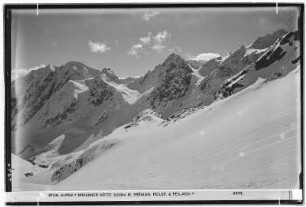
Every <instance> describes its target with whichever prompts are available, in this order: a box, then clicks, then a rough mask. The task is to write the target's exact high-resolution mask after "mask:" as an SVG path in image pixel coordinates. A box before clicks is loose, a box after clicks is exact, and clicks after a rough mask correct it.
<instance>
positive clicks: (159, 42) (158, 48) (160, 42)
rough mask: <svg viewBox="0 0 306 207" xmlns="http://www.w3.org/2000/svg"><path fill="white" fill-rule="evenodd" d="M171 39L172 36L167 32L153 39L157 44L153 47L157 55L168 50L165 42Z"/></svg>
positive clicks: (160, 33)
mask: <svg viewBox="0 0 306 207" xmlns="http://www.w3.org/2000/svg"><path fill="white" fill-rule="evenodd" d="M170 37H171V34H170V33H169V32H167V30H165V31H163V32H159V33H157V35H156V36H154V37H153V38H154V40H155V42H154V45H153V46H152V49H153V50H154V51H155V52H157V53H161V52H163V50H164V49H165V48H166V46H165V45H164V42H165V41H166V40H167V39H169V38H170Z"/></svg>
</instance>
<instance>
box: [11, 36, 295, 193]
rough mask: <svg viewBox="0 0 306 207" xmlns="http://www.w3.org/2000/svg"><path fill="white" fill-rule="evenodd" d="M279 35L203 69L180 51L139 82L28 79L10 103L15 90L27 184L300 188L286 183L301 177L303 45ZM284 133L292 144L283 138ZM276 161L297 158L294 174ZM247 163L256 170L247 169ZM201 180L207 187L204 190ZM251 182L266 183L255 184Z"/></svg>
mask: <svg viewBox="0 0 306 207" xmlns="http://www.w3.org/2000/svg"><path fill="white" fill-rule="evenodd" d="M282 33H283V32H282V31H280V32H278V33H273V35H272V36H271V35H268V36H265V37H262V38H259V39H257V40H256V41H255V42H256V44H252V45H251V46H248V47H244V46H243V45H242V46H241V47H239V48H238V49H237V50H236V51H234V52H232V53H229V54H228V55H227V56H225V57H219V58H214V59H211V60H209V61H208V62H206V63H204V64H203V65H202V66H201V67H199V68H198V67H196V68H198V69H196V68H195V67H192V63H191V62H190V61H188V60H187V61H186V60H184V59H183V58H182V57H180V56H179V55H177V54H174V53H173V54H171V55H169V56H168V57H167V58H166V60H165V61H164V62H163V63H162V64H159V65H157V66H156V67H155V68H154V70H152V71H149V72H147V73H146V74H145V75H144V76H141V77H135V78H124V79H122V78H118V77H117V76H116V74H115V73H114V72H113V71H112V70H111V69H109V68H104V69H103V70H96V69H92V68H90V67H87V66H85V65H84V64H82V63H79V62H75V61H71V62H68V63H66V64H65V65H63V66H60V67H55V66H53V65H48V66H46V67H44V68H40V69H37V70H32V71H31V72H30V73H29V74H28V75H26V76H25V77H24V78H23V79H22V78H20V79H19V80H20V84H13V85H14V87H13V88H12V91H13V93H14V90H15V89H16V88H17V89H16V91H17V94H14V96H13V97H12V108H13V109H14V110H13V113H12V120H13V122H14V123H12V127H13V130H12V139H13V140H12V142H13V143H15V146H13V149H14V150H13V152H14V153H16V154H17V155H18V156H21V157H23V158H24V159H27V160H28V161H30V162H31V163H32V165H33V166H28V167H27V168H24V167H22V168H20V169H21V170H19V172H20V173H19V174H20V177H21V178H22V180H21V181H20V182H21V183H22V186H24V187H25V188H26V189H30V188H31V186H32V185H35V184H43V185H45V187H47V188H50V187H51V186H49V185H54V186H52V188H53V187H54V188H55V189H64V188H65V187H66V186H65V185H66V183H67V188H70V187H71V188H72V189H73V188H76V189H78V188H79V187H80V186H81V184H82V183H83V182H85V183H86V184H87V186H85V187H86V188H88V189H91V188H93V189H98V186H96V184H97V183H94V182H93V181H91V180H90V179H89V180H88V178H87V177H86V175H90V177H92V178H95V179H98V180H102V181H101V184H103V186H105V188H104V187H103V188H104V189H107V188H118V189H125V188H129V189H130V188H138V187H139V188H156V187H158V186H165V187H166V188H183V187H184V188H185V187H186V188H194V187H196V188H202V187H203V186H204V188H206V187H207V188H219V187H220V188H235V187H242V188H244V187H250V188H252V187H255V188H256V187H260V186H259V185H260V183H262V185H263V186H264V187H265V188H269V184H268V183H269V182H272V183H271V186H272V187H273V188H276V187H279V186H281V187H282V186H287V184H288V185H289V184H290V186H294V184H293V183H294V182H296V180H294V181H293V180H286V179H287V178H285V177H284V176H285V175H289V176H288V177H290V178H295V174H297V173H298V169H297V164H296V163H293V161H294V160H297V158H296V157H294V155H293V154H290V152H292V153H293V152H295V153H297V152H298V149H297V148H296V146H297V145H295V144H296V142H297V141H298V139H299V137H298V136H297V135H298V132H297V130H295V129H293V127H294V126H299V123H298V120H297V118H296V117H297V115H298V111H297V108H296V105H297V104H298V103H299V101H298V100H297V98H298V94H296V93H294V92H296V91H298V87H297V85H294V83H295V82H294V81H296V82H298V79H297V76H298V75H299V74H298V72H299V70H300V67H299V64H300V56H299V52H298V51H299V44H300V43H299V39H298V32H294V33H293V32H291V33H286V35H284V36H283V37H280V38H279V35H281V34H282ZM274 39H277V40H276V41H275V42H274V43H273V42H272V41H273V40H274ZM254 45H255V46H254ZM292 71H294V72H292ZM15 83H16V82H15ZM276 88H278V90H279V91H280V92H277V91H276ZM259 97H262V100H258V99H259ZM284 97H285V98H284ZM220 99H224V100H220ZM284 99H286V100H284ZM287 99H288V100H287ZM210 104H212V105H210ZM287 112H288V116H285V117H283V116H282V115H283V114H287ZM16 120H17V121H19V122H17V121H16ZM245 120H247V122H246V121H245ZM283 123H284V124H283ZM15 129H16V130H15ZM287 132H288V134H289V135H288V136H289V137H291V135H292V137H294V138H295V140H293V138H292V139H289V140H287V139H285V138H286V137H287ZM279 133H283V135H281V134H279ZM15 135H16V136H15ZM278 135H279V137H280V139H281V140H278V139H277V136H278ZM285 141H286V142H288V143H286V144H288V145H287V146H285ZM274 145H276V146H278V147H277V150H276V149H274V148H273V146H274ZM271 147H272V149H271ZM286 147H290V149H289V148H288V150H289V151H288V150H287V148H286ZM265 149H267V150H269V151H268V152H266V151H265ZM278 149H282V151H278ZM254 150H255V151H254ZM273 150H275V151H273ZM290 150H291V151H290ZM250 152H252V153H250ZM257 152H259V153H258V154H257ZM279 153H280V155H281V156H283V157H284V159H285V158H286V159H287V158H288V159H291V160H290V161H291V163H289V164H286V165H287V166H290V170H291V171H290V170H289V169H287V170H286V169H285V167H279V166H275V165H274V164H275V162H284V163H288V161H287V160H282V159H280V160H279V159H278V158H277V157H276V154H277V155H278V154H279ZM248 154H252V157H250V156H249V157H248V156H247V155H248ZM234 155H238V158H239V159H238V158H237V157H235V156H234ZM261 156H265V157H267V158H268V159H267V160H265V161H266V162H265V161H263V160H264V158H263V157H261ZM236 158H237V159H236ZM126 159H127V160H126ZM244 159H246V160H245V161H243V162H241V164H239V163H240V160H244ZM21 161H23V160H22V159H20V160H19V161H18V160H17V161H16V159H15V161H14V162H16V163H22V162H21ZM251 162H254V163H255V164H254V169H253V170H249V168H248V167H247V163H251ZM267 162H269V163H267ZM139 163H140V164H139ZM17 165H18V164H17ZM21 166H26V165H24V164H21ZM100 166H103V169H102V168H100ZM131 166H133V167H132V169H131ZM270 166H272V167H275V169H279V172H280V173H277V172H276V171H275V170H273V169H270ZM104 167H105V168H104ZM94 168H96V169H94ZM236 168H237V169H236ZM255 168H256V169H255ZM267 168H269V169H267ZM105 169H107V170H105ZM159 169H160V170H159ZM250 169H252V168H250ZM89 171H92V172H89ZM249 171H252V172H249ZM253 171H254V173H253ZM263 171H264V172H263ZM289 171H290V172H289ZM95 172H99V175H97V174H95ZM26 173H30V174H27V175H28V176H26V177H25V175H24V174H26ZM31 173H33V174H31ZM235 173H238V176H237V180H235V179H236V178H235V179H234V178H233V177H235V175H234V174H235ZM241 173H242V174H241ZM243 173H245V174H243ZM265 173H266V174H268V177H267V176H263V175H265ZM269 173H270V174H269ZM282 173H283V174H282ZM77 175H80V176H81V178H82V179H81V180H77V178H76V176H77ZM91 175H92V176H91ZM112 176H114V178H112ZM201 176H204V177H205V179H202V181H201V182H199V183H196V182H197V181H196V180H199V179H201ZM252 176H254V177H255V178H256V179H257V181H258V182H257V181H255V183H256V184H258V185H254V184H252V183H250V180H251V177H252ZM273 176H274V177H275V179H274V178H273ZM192 177H194V178H192ZM260 177H265V178H266V179H267V180H260V179H261V178H260ZM256 179H255V180H256ZM180 180H182V182H179V181H180ZM220 180H222V181H224V185H221V182H220ZM78 182H79V184H80V185H78ZM155 182H156V184H155ZM27 183H29V184H27ZM57 183H58V184H57ZM215 183H217V184H220V186H218V185H214V184H215ZM37 187H38V188H39V189H40V188H41V187H44V186H41V185H39V186H37ZM82 187H83V186H82ZM17 188H18V189H21V188H22V187H21V186H19V187H17ZM286 188H287V187H286ZM34 189H35V187H34ZM99 189H100V188H99Z"/></svg>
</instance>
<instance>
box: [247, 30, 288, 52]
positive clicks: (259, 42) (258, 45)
mask: <svg viewBox="0 0 306 207" xmlns="http://www.w3.org/2000/svg"><path fill="white" fill-rule="evenodd" d="M286 33H287V31H286V30H284V29H279V30H277V31H275V32H273V33H271V34H266V35H265V36H263V37H258V38H257V39H256V40H255V41H254V42H253V43H252V44H251V45H249V46H248V48H253V49H264V48H267V47H270V46H271V45H273V43H274V42H275V41H276V40H277V39H278V38H280V37H282V36H283V35H285V34H286Z"/></svg>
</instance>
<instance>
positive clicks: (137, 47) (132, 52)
mask: <svg viewBox="0 0 306 207" xmlns="http://www.w3.org/2000/svg"><path fill="white" fill-rule="evenodd" d="M142 48H143V46H142V45H141V44H136V45H133V46H132V47H131V49H130V50H129V51H128V54H129V55H132V56H135V57H138V53H139V52H140V51H141V49H142Z"/></svg>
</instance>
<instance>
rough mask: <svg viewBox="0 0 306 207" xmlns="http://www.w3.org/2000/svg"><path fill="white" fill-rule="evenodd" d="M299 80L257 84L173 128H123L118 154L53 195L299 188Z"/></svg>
mask: <svg viewBox="0 0 306 207" xmlns="http://www.w3.org/2000/svg"><path fill="white" fill-rule="evenodd" d="M299 75H300V74H299V72H298V71H297V70H295V71H292V72H291V73H289V74H288V75H287V76H286V77H284V78H281V79H278V80H275V81H272V82H268V83H265V84H254V85H252V86H250V87H249V88H247V89H245V90H243V91H241V92H239V93H237V94H234V95H233V96H230V97H228V98H226V99H223V100H219V101H217V102H215V103H213V104H212V105H210V106H208V107H206V108H204V109H202V110H200V111H199V112H197V113H194V114H192V115H190V116H188V117H186V118H185V119H182V120H179V121H177V122H176V123H173V124H171V125H168V126H167V127H163V126H162V125H156V126H150V127H147V126H145V125H139V126H138V127H135V128H133V129H131V130H127V131H125V130H123V129H120V128H118V130H116V131H115V132H114V133H112V134H111V135H109V136H108V137H107V138H106V140H108V141H111V140H113V141H116V143H117V142H118V143H119V144H117V145H116V147H114V148H112V149H111V150H109V151H108V152H105V153H103V154H102V155H101V156H100V157H98V158H96V159H95V160H93V161H92V162H90V163H89V164H87V165H85V166H84V167H83V168H81V169H80V170H79V171H77V172H76V173H74V174H72V175H71V176H70V177H68V178H67V179H65V180H63V181H61V182H60V183H58V184H56V185H53V186H48V188H50V189H52V190H104V189H105V190H111V189H117V190H123V189H211V188H213V189H220V188H221V189H229V188H230V189H231V188H236V189H241V188H259V189H273V188H286V189H288V188H290V189H291V188H298V175H299V173H300V171H301V169H300V168H299V166H300V164H299V163H300V150H301V149H300V127H299V126H300V120H299V117H300V115H299V112H300V111H299V104H300V100H299V91H300V90H299V80H300V79H299ZM106 140H105V141H106Z"/></svg>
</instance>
